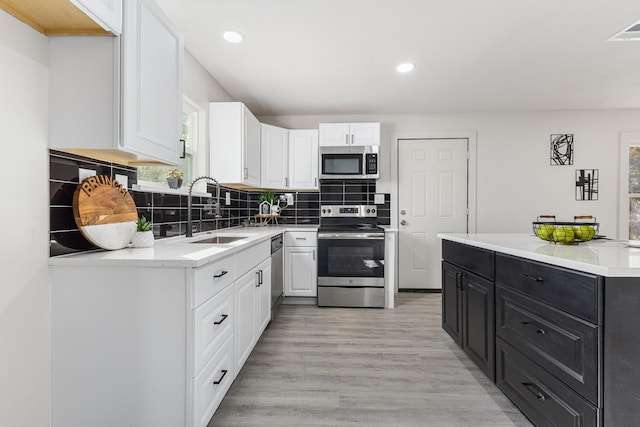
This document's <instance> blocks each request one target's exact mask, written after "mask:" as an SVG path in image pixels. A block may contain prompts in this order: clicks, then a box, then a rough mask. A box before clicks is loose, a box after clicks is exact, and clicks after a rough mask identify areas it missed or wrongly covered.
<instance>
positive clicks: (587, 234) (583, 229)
mask: <svg viewBox="0 0 640 427" xmlns="http://www.w3.org/2000/svg"><path fill="white" fill-rule="evenodd" d="M595 235H596V229H595V228H594V227H593V226H592V225H581V226H580V227H576V229H575V236H576V238H578V239H580V240H582V241H583V242H586V241H588V240H591V239H593V236H595Z"/></svg>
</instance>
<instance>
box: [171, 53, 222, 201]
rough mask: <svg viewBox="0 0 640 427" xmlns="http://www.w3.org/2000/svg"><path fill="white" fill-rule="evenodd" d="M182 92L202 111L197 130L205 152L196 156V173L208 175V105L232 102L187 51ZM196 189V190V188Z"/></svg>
mask: <svg viewBox="0 0 640 427" xmlns="http://www.w3.org/2000/svg"><path fill="white" fill-rule="evenodd" d="M182 91H183V93H184V94H185V96H187V98H189V99H190V100H191V101H193V102H195V103H196V104H198V106H199V107H200V108H201V109H202V110H203V111H204V113H203V120H202V122H201V123H200V126H199V129H200V131H201V132H203V133H204V135H205V150H204V153H203V155H198V166H197V167H198V171H200V173H199V175H201V174H208V175H211V174H210V173H209V152H208V148H209V143H208V142H209V103H210V102H212V101H233V99H232V98H231V96H230V95H229V94H228V93H227V91H225V90H224V88H223V87H222V86H220V84H219V83H218V82H217V81H216V80H215V79H214V78H213V77H211V74H209V73H208V72H207V71H206V70H205V69H204V68H203V67H202V65H200V63H199V62H198V61H197V60H196V59H195V58H194V57H193V55H191V53H190V52H189V51H187V50H185V52H184V67H183V73H182ZM197 186H198V187H199V191H206V183H205V182H204V181H202V182H199V183H198V184H197ZM196 189H198V188H196Z"/></svg>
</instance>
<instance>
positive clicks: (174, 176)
mask: <svg viewBox="0 0 640 427" xmlns="http://www.w3.org/2000/svg"><path fill="white" fill-rule="evenodd" d="M182 178H184V172H181V171H179V170H178V169H177V168H173V169H171V170H170V171H169V172H167V184H169V188H180V187H182Z"/></svg>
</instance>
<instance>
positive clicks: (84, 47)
mask: <svg viewBox="0 0 640 427" xmlns="http://www.w3.org/2000/svg"><path fill="white" fill-rule="evenodd" d="M124 9H125V10H124V17H123V22H124V28H123V33H122V36H120V37H99V36H96V37H51V38H50V39H49V43H50V63H49V76H50V108H49V117H50V121H49V147H50V148H53V149H58V150H63V151H69V152H73V153H76V154H81V155H86V156H90V157H94V158H98V159H103V160H107V161H115V162H119V163H124V164H136V163H140V162H147V163H148V162H160V163H166V164H179V163H180V161H181V160H180V156H181V154H182V144H181V143H180V135H181V131H182V125H181V123H182V55H183V37H182V35H181V34H179V33H178V32H177V31H176V30H175V28H174V27H173V25H172V24H171V22H170V21H169V19H168V18H167V16H166V15H165V14H164V13H163V12H162V10H161V9H160V8H159V7H158V6H157V5H156V4H155V3H154V2H153V1H152V0H125V2H124ZM158 64H161V66H159V65H158Z"/></svg>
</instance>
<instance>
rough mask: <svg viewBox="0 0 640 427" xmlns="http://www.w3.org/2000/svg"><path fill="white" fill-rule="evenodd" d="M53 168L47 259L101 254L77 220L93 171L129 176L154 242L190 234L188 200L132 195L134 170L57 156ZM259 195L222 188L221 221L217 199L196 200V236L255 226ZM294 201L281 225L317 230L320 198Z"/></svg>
mask: <svg viewBox="0 0 640 427" xmlns="http://www.w3.org/2000/svg"><path fill="white" fill-rule="evenodd" d="M49 164H50V173H49V194H50V203H49V212H50V227H49V233H50V250H49V253H50V255H51V256H56V255H62V254H67V253H74V252H83V251H87V250H96V249H98V248H96V247H94V246H93V245H92V244H91V243H89V242H88V241H87V240H86V239H85V238H84V237H83V236H82V234H81V233H80V231H79V230H78V227H77V226H76V223H75V219H74V217H73V193H74V192H75V189H76V187H77V185H78V183H79V179H78V168H85V169H93V170H95V171H96V173H97V174H98V175H108V176H111V177H112V178H115V175H116V174H118V175H126V176H127V177H128V187H129V188H128V190H129V192H130V194H131V197H132V198H133V201H134V202H135V204H136V207H137V209H138V216H142V215H144V216H145V217H146V218H147V219H150V220H151V221H152V223H153V234H154V236H155V238H156V239H161V238H165V237H174V236H178V235H181V234H185V233H186V224H187V215H188V209H187V196H186V195H177V194H165V193H149V192H142V191H135V190H132V189H131V186H132V185H133V184H137V170H136V168H135V167H130V166H123V165H119V164H115V163H109V162H103V161H99V160H95V159H90V158H86V157H82V156H77V155H74V154H69V153H64V152H60V151H54V150H51V151H50V155H49ZM207 191H208V192H210V193H212V194H213V195H215V191H216V189H215V185H212V184H208V187H207ZM227 192H229V193H230V199H231V203H230V204H229V205H226V204H225V196H226V193H227ZM261 193H262V192H261V191H248V190H239V189H234V188H226V187H221V188H220V199H221V208H220V217H218V218H216V217H215V206H214V203H215V198H204V197H194V198H193V204H192V224H193V225H194V231H196V232H198V231H210V230H217V229H222V228H229V227H235V226H239V225H243V224H244V223H247V222H249V221H251V222H253V221H254V220H255V219H254V216H253V215H254V214H256V213H257V212H258V205H259V204H260V194H261ZM283 193H284V192H283ZM278 194H279V193H278ZM293 195H294V204H293V206H287V207H285V208H284V210H283V211H282V213H281V216H282V217H281V218H280V219H279V223H280V224H319V222H320V218H319V217H320V195H319V193H318V192H296V193H293ZM282 205H284V204H281V206H282Z"/></svg>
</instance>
